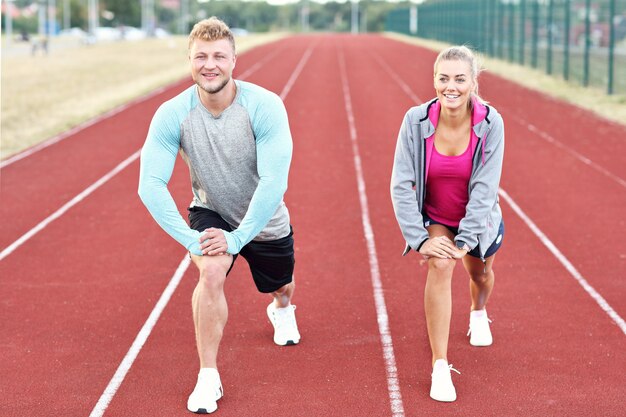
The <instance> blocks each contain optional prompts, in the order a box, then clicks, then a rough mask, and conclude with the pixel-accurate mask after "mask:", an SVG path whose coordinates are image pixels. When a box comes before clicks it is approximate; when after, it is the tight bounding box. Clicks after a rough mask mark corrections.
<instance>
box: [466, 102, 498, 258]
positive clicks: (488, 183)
mask: <svg viewBox="0 0 626 417" xmlns="http://www.w3.org/2000/svg"><path fill="white" fill-rule="evenodd" d="M494 113H495V112H494ZM482 140H483V141H484V143H483V146H484V148H483V149H481V150H478V152H483V154H482V155H479V156H478V158H479V164H478V167H477V168H476V169H475V170H474V172H473V173H472V177H471V179H470V195H469V202H468V203H467V206H466V209H465V217H464V218H463V219H462V220H461V222H460V223H459V234H458V235H457V236H456V237H455V241H461V242H465V243H467V245H468V246H469V247H470V248H472V249H474V248H475V247H476V246H478V235H480V234H481V233H482V232H483V231H484V230H485V228H486V227H488V224H487V222H488V220H489V213H490V212H491V210H492V208H493V207H494V205H495V204H497V203H498V187H499V186H500V176H501V175H502V161H503V159H504V122H503V120H502V117H501V116H500V114H498V113H495V114H494V115H493V121H492V122H491V126H490V128H489V129H488V130H487V133H486V134H485V136H484V137H483V139H482ZM496 227H497V225H496Z"/></svg>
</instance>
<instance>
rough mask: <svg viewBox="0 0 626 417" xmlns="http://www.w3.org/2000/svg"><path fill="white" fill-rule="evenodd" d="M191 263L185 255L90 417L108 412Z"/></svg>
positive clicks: (99, 416)
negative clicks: (114, 397)
mask: <svg viewBox="0 0 626 417" xmlns="http://www.w3.org/2000/svg"><path fill="white" fill-rule="evenodd" d="M190 263H191V260H190V259H189V255H185V257H184V258H183V260H182V261H181V262H180V264H179V265H178V268H177V269H176V272H175V273H174V275H173V276H172V278H171V279H170V282H169V284H167V287H165V290H164V291H163V294H161V297H160V298H159V301H157V303H156V305H155V306H154V308H153V309H152V312H151V313H150V315H149V316H148V320H146V322H145V323H144V325H143V327H142V328H141V330H139V333H138V334H137V337H136V338H135V341H134V342H133V344H132V345H131V346H130V349H129V350H128V353H126V356H124V359H123V360H122V363H120V366H119V367H118V368H117V371H115V374H114V375H113V378H111V381H110V382H109V385H107V387H106V388H105V389H104V392H103V393H102V395H101V396H100V399H99V400H98V402H97V403H96V406H95V407H94V408H93V410H91V414H89V417H101V416H102V415H103V414H104V412H105V411H106V409H107V407H108V406H109V403H110V402H111V400H112V399H113V396H114V395H115V393H116V392H117V390H118V389H119V387H120V385H121V384H122V381H123V380H124V378H125V377H126V374H127V373H128V371H129V370H130V367H131V366H132V365H133V362H135V359H137V356H138V355H139V352H140V351H141V348H142V347H143V345H144V344H145V343H146V340H148V336H150V333H152V329H154V326H155V325H156V323H157V321H158V320H159V317H160V316H161V313H162V312H163V310H164V309H165V307H166V306H167V303H168V302H169V301H170V298H171V297H172V294H174V291H176V288H177V287H178V284H179V283H180V280H181V279H182V277H183V275H185V271H186V270H187V268H188V267H189V265H190Z"/></svg>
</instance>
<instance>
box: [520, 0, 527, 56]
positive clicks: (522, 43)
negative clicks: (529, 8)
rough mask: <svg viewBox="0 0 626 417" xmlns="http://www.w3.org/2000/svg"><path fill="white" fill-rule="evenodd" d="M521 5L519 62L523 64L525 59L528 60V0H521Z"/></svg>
mask: <svg viewBox="0 0 626 417" xmlns="http://www.w3.org/2000/svg"><path fill="white" fill-rule="evenodd" d="M519 7H520V19H519V21H520V25H519V26H520V30H519V38H520V42H519V44H520V46H519V63H520V64H521V65H524V61H525V60H526V0H521V1H520V5H519Z"/></svg>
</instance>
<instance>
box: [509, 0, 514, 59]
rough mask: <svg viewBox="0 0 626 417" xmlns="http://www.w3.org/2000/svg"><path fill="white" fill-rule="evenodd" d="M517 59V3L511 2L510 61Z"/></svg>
mask: <svg viewBox="0 0 626 417" xmlns="http://www.w3.org/2000/svg"><path fill="white" fill-rule="evenodd" d="M514 60H515V4H513V2H510V3H509V62H513V61H514Z"/></svg>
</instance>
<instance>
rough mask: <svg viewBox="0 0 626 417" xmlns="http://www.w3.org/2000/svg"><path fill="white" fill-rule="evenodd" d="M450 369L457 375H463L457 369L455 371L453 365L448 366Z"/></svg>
mask: <svg viewBox="0 0 626 417" xmlns="http://www.w3.org/2000/svg"><path fill="white" fill-rule="evenodd" d="M448 368H450V370H451V371H454V372H456V373H457V374H459V375H461V373H460V372H459V371H457V370H456V369H454V368H453V367H452V364H449V365H448Z"/></svg>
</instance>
